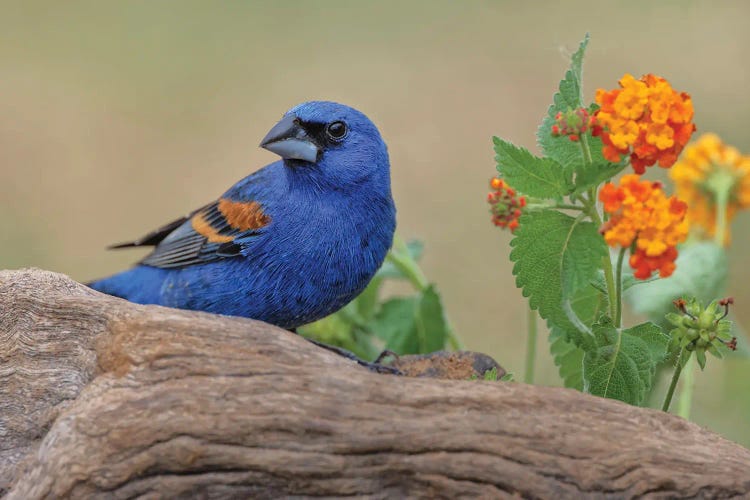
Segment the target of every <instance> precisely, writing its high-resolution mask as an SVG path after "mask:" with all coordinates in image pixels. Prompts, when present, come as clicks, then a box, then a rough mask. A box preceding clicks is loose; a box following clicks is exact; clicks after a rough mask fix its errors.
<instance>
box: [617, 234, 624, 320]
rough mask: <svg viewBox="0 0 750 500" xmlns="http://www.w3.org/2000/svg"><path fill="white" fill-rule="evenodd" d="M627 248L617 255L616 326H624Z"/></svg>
mask: <svg viewBox="0 0 750 500" xmlns="http://www.w3.org/2000/svg"><path fill="white" fill-rule="evenodd" d="M625 251H626V249H625V248H621V249H620V253H619V254H618V255H617V269H616V271H615V280H616V283H615V290H616V292H617V299H616V301H615V305H616V309H615V326H616V327H617V328H620V327H621V326H622V261H623V259H624V257H625Z"/></svg>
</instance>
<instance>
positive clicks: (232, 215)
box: [219, 198, 271, 231]
mask: <svg viewBox="0 0 750 500" xmlns="http://www.w3.org/2000/svg"><path fill="white" fill-rule="evenodd" d="M219 212H221V214H222V215H223V216H224V218H226V220H227V222H228V223H229V225H230V226H232V227H233V228H234V229H239V230H240V231H248V230H250V229H260V228H262V227H264V226H267V225H268V224H269V223H270V222H271V218H270V217H269V216H267V215H266V214H265V213H263V207H261V206H260V203H258V202H255V201H251V202H249V203H243V202H241V201H232V200H227V199H226V198H222V199H220V200H219Z"/></svg>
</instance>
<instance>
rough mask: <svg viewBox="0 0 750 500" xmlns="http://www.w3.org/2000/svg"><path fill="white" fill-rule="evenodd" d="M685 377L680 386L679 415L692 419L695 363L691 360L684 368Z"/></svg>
mask: <svg viewBox="0 0 750 500" xmlns="http://www.w3.org/2000/svg"><path fill="white" fill-rule="evenodd" d="M683 371H684V372H685V375H684V376H683V377H682V384H680V396H679V399H678V400H677V414H678V415H679V416H681V417H682V418H684V419H686V420H687V419H690V408H691V407H692V406H693V389H694V388H695V363H694V362H693V358H692V357H691V358H689V359H688V360H687V362H686V363H685V368H683Z"/></svg>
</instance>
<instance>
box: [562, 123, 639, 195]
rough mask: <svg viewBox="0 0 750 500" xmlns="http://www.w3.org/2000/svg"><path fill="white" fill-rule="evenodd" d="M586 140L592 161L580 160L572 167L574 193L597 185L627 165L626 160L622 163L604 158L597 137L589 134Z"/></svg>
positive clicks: (600, 143) (599, 140)
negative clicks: (573, 172)
mask: <svg viewBox="0 0 750 500" xmlns="http://www.w3.org/2000/svg"><path fill="white" fill-rule="evenodd" d="M588 141H589V148H590V149H591V157H592V159H593V162H592V163H590V164H587V163H583V162H581V164H580V165H577V166H576V167H575V168H574V171H575V181H574V183H575V189H574V190H573V192H574V193H582V192H584V191H586V190H587V189H589V188H592V187H595V186H598V185H599V184H601V183H602V182H604V181H608V180H610V179H611V178H612V177H614V176H616V175H617V174H619V173H620V172H622V171H623V170H624V169H625V167H627V166H628V163H627V162H626V161H623V162H622V163H610V162H608V161H607V160H605V159H604V157H603V156H602V152H601V151H602V141H601V139H599V138H598V137H593V136H591V135H589V136H588Z"/></svg>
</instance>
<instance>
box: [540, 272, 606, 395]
mask: <svg viewBox="0 0 750 500" xmlns="http://www.w3.org/2000/svg"><path fill="white" fill-rule="evenodd" d="M570 305H571V307H572V309H573V311H575V313H576V314H577V315H578V317H579V318H580V319H581V321H583V323H584V324H586V325H592V324H594V322H595V321H596V320H598V319H599V316H600V315H601V314H602V313H603V312H604V311H605V310H606V307H607V300H606V298H605V296H604V295H603V294H602V293H601V292H599V291H598V290H597V289H596V288H594V287H593V286H588V287H586V288H584V289H583V290H580V291H578V292H577V293H576V294H575V296H574V297H573V299H572V300H571V301H570ZM548 326H549V330H550V334H549V342H550V353H551V354H552V359H553V361H554V362H555V365H556V366H557V368H558V370H559V373H560V378H562V380H563V383H564V385H565V387H571V388H573V389H578V390H579V391H582V390H583V355H584V351H583V349H581V348H580V347H578V346H577V345H576V344H574V343H573V342H572V341H570V337H569V335H568V333H567V332H566V331H565V330H563V329H562V328H560V327H558V326H556V325H553V324H552V323H549V324H548ZM573 338H575V334H574V335H573ZM584 345H585V344H584Z"/></svg>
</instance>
